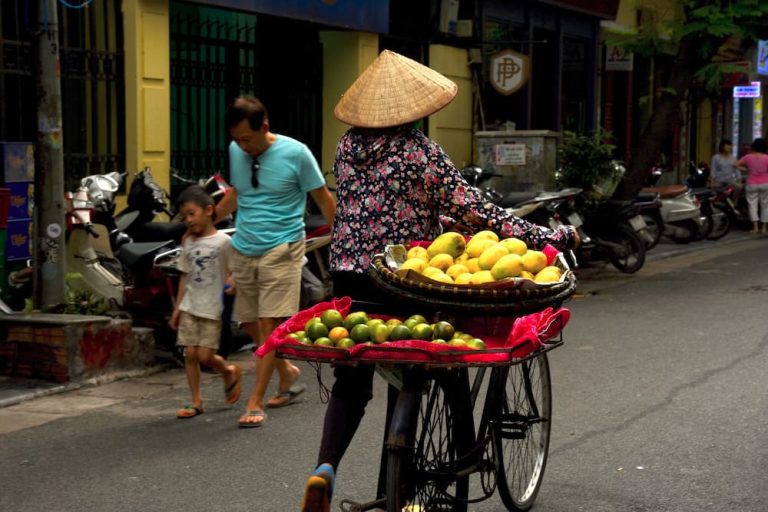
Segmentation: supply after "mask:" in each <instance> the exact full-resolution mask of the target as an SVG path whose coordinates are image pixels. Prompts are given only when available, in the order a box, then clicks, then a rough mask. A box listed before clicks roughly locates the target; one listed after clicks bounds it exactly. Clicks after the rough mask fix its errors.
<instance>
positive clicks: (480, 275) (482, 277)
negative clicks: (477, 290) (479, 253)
mask: <svg viewBox="0 0 768 512" xmlns="http://www.w3.org/2000/svg"><path fill="white" fill-rule="evenodd" d="M493 281H494V279H493V274H491V271H490V270H481V271H480V272H475V273H474V274H472V284H483V283H492V282H493Z"/></svg>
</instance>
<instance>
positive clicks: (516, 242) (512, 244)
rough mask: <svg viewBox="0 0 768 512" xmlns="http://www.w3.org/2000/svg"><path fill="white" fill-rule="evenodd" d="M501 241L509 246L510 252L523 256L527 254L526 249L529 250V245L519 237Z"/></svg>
mask: <svg viewBox="0 0 768 512" xmlns="http://www.w3.org/2000/svg"><path fill="white" fill-rule="evenodd" d="M501 243H502V244H504V247H506V248H507V250H508V251H509V253H510V254H519V255H520V256H522V255H523V254H525V251H527V250H528V246H527V245H525V242H523V241H522V240H520V239H519V238H505V239H504V240H502V241H501Z"/></svg>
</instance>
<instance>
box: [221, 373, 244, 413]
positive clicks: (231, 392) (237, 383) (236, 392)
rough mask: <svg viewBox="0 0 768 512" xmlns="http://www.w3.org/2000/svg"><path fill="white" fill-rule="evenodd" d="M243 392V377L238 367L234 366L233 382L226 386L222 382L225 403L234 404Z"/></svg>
mask: <svg viewBox="0 0 768 512" xmlns="http://www.w3.org/2000/svg"><path fill="white" fill-rule="evenodd" d="M242 390H243V375H242V371H241V370H240V367H239V366H235V380H234V381H232V382H231V383H230V384H229V385H227V383H226V381H225V382H224V393H225V394H226V396H227V403H228V404H234V403H235V402H237V401H238V400H239V399H240V393H241V392H242Z"/></svg>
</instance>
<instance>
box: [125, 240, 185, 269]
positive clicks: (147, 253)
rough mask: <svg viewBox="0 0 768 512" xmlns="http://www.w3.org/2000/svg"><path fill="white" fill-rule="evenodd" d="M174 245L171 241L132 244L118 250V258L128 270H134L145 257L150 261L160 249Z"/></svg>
mask: <svg viewBox="0 0 768 512" xmlns="http://www.w3.org/2000/svg"><path fill="white" fill-rule="evenodd" d="M173 245H175V244H174V242H173V240H165V241H164V242H133V243H129V244H125V245H123V246H122V247H121V248H120V253H119V254H118V258H119V259H120V261H121V262H122V263H123V265H125V266H126V267H128V268H134V267H136V266H138V265H139V264H140V263H141V262H142V260H143V259H144V258H145V257H148V258H149V259H150V260H151V256H153V255H154V254H155V253H157V252H158V251H159V250H160V249H164V248H167V247H171V246H173Z"/></svg>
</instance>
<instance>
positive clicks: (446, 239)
mask: <svg viewBox="0 0 768 512" xmlns="http://www.w3.org/2000/svg"><path fill="white" fill-rule="evenodd" d="M465 247H466V242H465V241H464V236H463V235H460V234H459V233H454V232H452V231H451V232H448V233H443V234H442V235H440V236H438V237H437V238H435V240H434V241H433V242H432V243H431V244H429V247H427V253H428V254H429V255H430V256H431V257H433V258H434V257H435V256H437V255H438V254H449V255H450V256H451V261H453V258H458V257H459V256H461V253H463V252H464V248H465Z"/></svg>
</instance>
